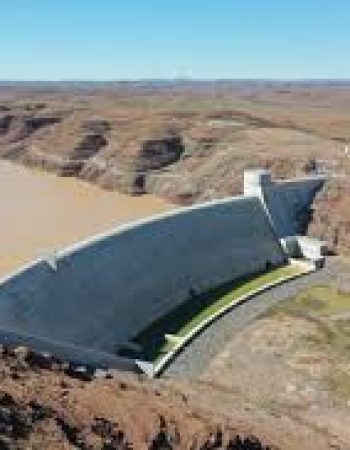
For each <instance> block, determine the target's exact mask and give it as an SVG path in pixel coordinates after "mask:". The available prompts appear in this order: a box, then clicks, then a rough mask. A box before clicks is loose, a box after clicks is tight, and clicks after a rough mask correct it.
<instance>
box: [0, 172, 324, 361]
mask: <svg viewBox="0 0 350 450" xmlns="http://www.w3.org/2000/svg"><path fill="white" fill-rule="evenodd" d="M320 184H321V180H320V179H319V178H314V179H313V180H312V179H309V180H307V183H306V181H305V180H302V181H300V183H299V184H298V183H297V182H296V184H295V186H296V187H297V189H298V191H305V195H301V196H300V195H299V194H298V195H297V197H295V196H294V195H292V193H288V195H287V196H286V195H285V194H283V195H284V199H286V198H287V199H289V198H291V199H292V203H293V205H294V208H295V211H298V210H299V209H298V208H299V207H300V205H299V206H298V205H296V204H295V198H301V199H302V200H303V201H304V200H305V198H307V199H308V201H310V198H312V196H313V195H314V193H315V192H316V189H317V188H318V187H319V186H320ZM281 189H282V188H281ZM310 190H311V191H312V193H313V194H310ZM282 191H283V189H282ZM283 192H284V191H283ZM246 194H247V192H246ZM252 194H255V192H252ZM264 194H265V195H264V199H265V200H264V201H263V200H262V198H261V196H260V194H259V193H257V194H256V195H245V196H241V197H232V198H228V199H225V200H218V201H213V202H209V203H205V204H201V205H196V206H192V207H185V208H179V209H177V210H174V211H171V212H168V213H164V214H159V215H157V216H154V217H152V218H148V219H142V220H139V221H136V222H133V223H130V224H128V225H124V226H121V227H117V228H116V229H113V230H111V231H110V232H108V233H104V234H101V235H98V236H95V237H93V238H91V239H88V240H86V241H83V242H80V243H77V244H76V245H73V246H71V247H68V248H66V249H64V250H62V251H60V252H58V253H57V254H55V255H52V256H51V258H49V259H47V260H45V259H39V260H37V261H35V262H33V263H32V264H30V265H28V266H27V267H25V268H23V269H21V270H19V271H18V272H17V273H15V274H12V275H10V276H8V277H6V278H5V279H3V280H2V281H1V282H0V341H5V342H9V343H10V344H23V345H30V346H32V347H34V348H37V349H38V350H40V351H49V352H52V353H53V354H55V355H57V356H59V357H63V358H67V359H79V360H81V361H85V362H86V363H89V364H96V365H104V366H115V367H127V366H129V365H130V366H132V362H131V361H125V360H124V359H123V358H120V357H119V356H118V351H119V349H120V348H121V347H123V346H125V344H126V343H128V342H130V340H131V339H132V338H133V337H134V336H136V335H137V334H138V333H140V332H141V331H142V330H143V329H145V328H146V327H147V326H149V325H150V324H151V323H152V322H154V321H156V320H157V319H158V318H159V317H161V316H162V315H164V314H166V313H167V312H169V311H170V310H172V309H174V308H176V307H177V306H178V305H179V304H181V303H182V302H185V301H186V300H188V298H189V297H190V296H191V293H193V292H195V293H201V292H204V291H206V290H208V289H210V288H212V287H214V286H219V285H221V284H223V283H227V282H228V281H233V280H235V279H237V280H238V279H240V278H242V277H245V276H247V275H250V274H254V273H259V272H262V271H264V270H266V268H267V267H270V266H279V265H282V264H283V263H284V262H285V261H286V259H287V257H286V254H285V253H284V250H283V248H282V246H281V244H280V241H279V237H280V234H281V233H282V232H283V230H282V231H281V230H279V229H277V228H276V225H275V223H274V219H273V217H274V214H275V212H274V209H276V205H277V207H278V208H280V209H282V210H281V211H279V217H280V216H281V215H283V214H285V213H284V212H283V208H287V209H288V217H290V216H291V214H293V208H292V207H291V206H290V205H288V204H286V201H285V200H284V202H279V203H278V202H277V201H276V195H277V194H276V190H275V191H274V204H273V207H274V209H272V214H269V211H268V206H269V205H268V203H267V202H268V200H266V199H268V196H267V195H266V190H265V191H264ZM282 203H283V204H282ZM283 223H284V222H283ZM277 226H278V225H277Z"/></svg>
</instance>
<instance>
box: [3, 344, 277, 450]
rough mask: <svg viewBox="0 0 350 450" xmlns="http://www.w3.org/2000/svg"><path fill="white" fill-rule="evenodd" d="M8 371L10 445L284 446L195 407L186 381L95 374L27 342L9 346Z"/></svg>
mask: <svg viewBox="0 0 350 450" xmlns="http://www.w3.org/2000/svg"><path fill="white" fill-rule="evenodd" d="M0 376H1V389H0V448H2V449H18V448H27V449H29V448H31V449H43V448H45V449H55V450H56V449H68V448H80V449H104V450H107V449H108V450H113V449H118V450H124V449H125V450H126V449H149V450H151V449H152V450H165V449H184V448H188V449H203V450H204V449H206V450H209V449H227V450H229V449H230V450H263V449H266V450H267V449H272V448H278V447H277V446H274V445H268V444H267V442H272V441H274V440H276V438H275V437H273V436H264V439H266V443H262V441H260V440H259V439H258V438H257V437H256V436H254V435H253V434H251V433H252V431H253V430H252V427H251V426H249V424H245V425H243V424H237V426H233V425H232V424H230V422H229V420H228V418H225V417H224V416H220V415H216V417H213V415H211V414H209V412H208V411H206V410H205V409H201V408H199V407H196V406H195V404H193V405H191V403H192V402H191V390H190V391H188V388H187V392H186V387H185V386H183V387H181V385H179V386H178V387H176V386H175V385H168V386H167V385H163V386H161V385H158V384H156V383H150V382H147V381H145V380H142V379H137V378H136V377H133V376H123V375H121V374H118V373H115V374H114V375H112V374H106V373H103V374H101V373H95V374H93V372H90V371H88V370H81V368H74V367H72V366H69V365H68V364H66V363H61V362H59V361H57V360H55V359H53V358H51V357H49V356H47V355H45V356H43V355H38V354H35V353H33V352H31V351H30V350H28V349H26V348H23V347H19V348H16V349H12V350H10V349H7V348H3V347H2V348H1V354H0ZM272 435H273V433H272Z"/></svg>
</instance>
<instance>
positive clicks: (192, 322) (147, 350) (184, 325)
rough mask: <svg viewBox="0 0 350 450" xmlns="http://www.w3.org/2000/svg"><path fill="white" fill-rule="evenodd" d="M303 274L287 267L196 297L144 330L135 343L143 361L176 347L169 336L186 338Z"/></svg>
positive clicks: (237, 281)
mask: <svg viewBox="0 0 350 450" xmlns="http://www.w3.org/2000/svg"><path fill="white" fill-rule="evenodd" d="M301 271H302V270H301V269H300V268H299V267H295V266H289V265H288V266H283V267H279V268H277V269H273V270H271V271H269V272H266V273H263V274H260V275H255V276H251V277H246V278H242V279H240V280H235V281H233V282H230V283H226V284H223V285H221V286H218V287H215V288H213V289H209V290H208V291H206V292H204V293H202V294H200V295H195V294H192V295H190V298H189V299H188V300H187V301H185V302H184V303H182V304H181V305H179V306H178V307H176V308H175V309H173V310H172V311H170V312H169V313H167V314H165V315H164V316H162V317H161V318H160V319H158V320H157V321H155V322H153V323H152V324H151V325H150V326H149V327H147V328H146V329H144V330H143V331H142V332H141V333H140V334H139V335H138V336H137V337H136V338H134V339H133V341H134V342H136V343H137V344H139V345H140V346H141V347H142V349H143V352H142V355H141V356H142V358H143V359H145V360H148V361H153V362H154V361H157V360H158V359H159V358H160V357H162V356H164V355H165V354H166V353H168V352H169V351H171V350H172V349H173V348H174V345H175V344H174V342H169V341H166V339H165V334H172V335H175V336H178V337H185V336H186V335H188V334H189V333H190V332H191V331H192V330H193V329H194V328H195V327H197V326H198V325H199V324H201V323H202V322H204V321H205V320H206V319H208V318H209V317H211V316H213V315H215V314H216V313H218V312H219V311H220V310H221V309H222V308H224V307H227V306H228V305H231V304H233V303H234V302H235V300H238V299H240V298H241V297H242V296H244V295H247V294H249V293H250V292H252V291H255V290H256V289H259V288H261V287H263V286H265V285H267V284H269V283H273V282H275V281H277V280H279V279H283V278H287V277H289V276H291V275H295V274H297V273H300V272H301Z"/></svg>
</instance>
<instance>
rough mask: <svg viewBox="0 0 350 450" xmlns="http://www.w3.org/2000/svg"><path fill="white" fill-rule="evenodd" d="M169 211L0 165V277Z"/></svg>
mask: <svg viewBox="0 0 350 450" xmlns="http://www.w3.org/2000/svg"><path fill="white" fill-rule="evenodd" d="M172 207H173V205H171V204H170V203H167V202H166V201H164V200H161V199H159V198H157V197H154V196H151V195H145V196H142V197H130V196H128V195H124V194H121V193H117V192H109V191H104V190H102V189H100V188H99V187H97V186H94V185H92V184H89V183H86V182H83V181H80V180H77V179H74V178H62V177H58V176H56V175H53V174H49V173H44V172H42V171H39V170H32V169H28V168H25V167H22V166H18V165H15V164H13V163H10V162H8V161H3V160H0V276H1V275H5V274H7V273H8V272H10V271H12V270H14V269H16V268H18V267H20V266H21V265H23V264H25V263H27V262H29V261H31V260H32V259H34V258H37V257H38V256H41V255H44V254H47V253H49V252H51V251H53V250H56V249H60V248H62V247H64V246H66V245H69V244H72V243H74V242H76V241H78V240H81V239H84V238H87V237H89V236H91V235H94V234H97V233H100V232H103V231H106V230H108V229H110V228H112V227H114V226H117V225H120V224H122V223H126V222H129V221H132V220H134V219H137V218H141V217H146V216H150V215H152V214H156V213H159V212H163V211H166V210H169V209H171V208H172Z"/></svg>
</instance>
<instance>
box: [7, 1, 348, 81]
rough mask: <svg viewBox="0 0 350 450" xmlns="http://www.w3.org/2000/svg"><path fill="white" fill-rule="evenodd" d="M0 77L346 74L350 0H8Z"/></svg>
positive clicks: (284, 76)
mask: <svg viewBox="0 0 350 450" xmlns="http://www.w3.org/2000/svg"><path fill="white" fill-rule="evenodd" d="M0 43H1V53H0V79H19V80H20V79H31V80H45V79H46V80H60V79H98V80H106V79H107V80H108V79H126V78H133V79H135V78H172V77H193V78H350V0H4V1H1V8H0Z"/></svg>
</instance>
